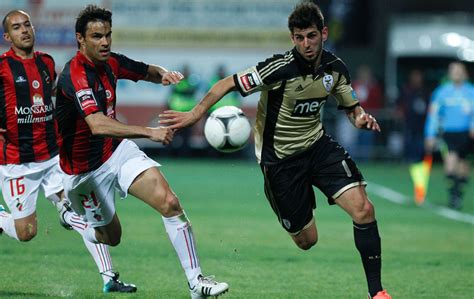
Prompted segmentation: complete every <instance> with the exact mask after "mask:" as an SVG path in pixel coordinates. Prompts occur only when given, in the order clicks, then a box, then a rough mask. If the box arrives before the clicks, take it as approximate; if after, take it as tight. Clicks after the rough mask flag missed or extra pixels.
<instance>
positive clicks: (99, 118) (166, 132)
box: [85, 112, 174, 144]
mask: <svg viewBox="0 0 474 299" xmlns="http://www.w3.org/2000/svg"><path fill="white" fill-rule="evenodd" d="M85 120H86V123H87V125H88V126H89V128H90V130H91V132H92V135H98V136H106V137H116V138H148V139H150V140H152V141H155V142H161V143H163V144H169V143H171V141H172V140H173V135H174V131H173V130H171V129H170V128H166V127H156V128H150V127H141V126H131V125H126V124H123V123H121V122H119V121H117V120H115V119H112V118H109V117H107V116H105V115H104V114H102V113H100V112H98V113H94V114H90V115H88V116H86V118H85Z"/></svg>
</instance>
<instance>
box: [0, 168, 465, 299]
mask: <svg viewBox="0 0 474 299" xmlns="http://www.w3.org/2000/svg"><path fill="white" fill-rule="evenodd" d="M160 162H161V163H162V164H163V167H162V171H163V173H164V174H165V176H166V177H167V179H168V181H169V182H170V184H171V186H172V187H173V189H174V190H175V191H176V193H177V194H178V196H179V197H180V199H181V202H182V204H183V206H184V207H185V210H186V212H187V214H188V216H189V218H190V219H191V221H192V223H193V227H194V232H195V234H196V239H197V245H198V249H199V255H200V258H201V265H202V268H203V271H204V273H205V274H215V275H216V278H217V279H219V280H225V281H227V282H228V283H229V284H230V287H231V289H230V292H229V293H228V294H227V295H226V296H225V297H227V298H366V289H367V287H366V282H365V278H364V274H363V270H362V266H361V262H360V257H359V254H358V252H357V251H356V249H355V246H354V242H353V237H352V225H351V220H350V219H349V217H348V216H347V215H345V214H344V212H343V211H342V210H340V209H339V208H337V207H334V206H332V207H329V206H328V205H327V203H326V200H325V198H324V197H323V196H322V195H321V194H320V193H318V195H317V198H318V208H317V210H316V219H317V224H318V229H319V234H320V239H319V243H318V245H317V246H316V247H315V248H313V249H311V250H309V251H301V250H299V249H297V248H296V246H295V245H294V244H293V242H292V241H291V240H290V238H289V237H288V235H287V234H286V233H285V232H284V230H283V229H282V228H281V227H280V225H279V223H278V222H277V220H276V217H275V216H274V214H273V212H272V211H271V209H270V207H269V205H268V204H267V202H266V199H265V195H264V194H263V187H262V177H261V174H260V169H259V167H258V166H257V164H256V163H251V162H244V161H215V160H212V161H210V160H207V161H206V160H204V161H198V160H163V161H160ZM360 168H361V170H362V172H363V173H364V175H365V177H366V179H367V180H368V181H369V182H370V181H373V182H376V183H377V184H380V185H384V186H387V187H389V188H392V189H394V190H397V191H399V192H401V193H403V194H406V195H409V194H410V192H411V188H412V187H411V183H410V179H409V176H408V170H407V166H406V165H400V164H365V165H364V164H361V165H360ZM445 186H446V184H445V182H444V178H443V175H442V169H441V167H440V166H439V165H436V167H435V168H434V169H433V174H432V179H431V182H430V190H429V193H428V200H429V201H430V202H432V203H436V204H444V203H445V198H446V188H445ZM369 190H370V189H369ZM467 191H468V194H467V196H466V203H465V206H464V208H463V212H467V213H470V214H473V213H474V205H473V203H472V198H474V187H473V184H471V185H470V186H469V187H468V190H467ZM369 196H370V198H371V200H372V201H373V202H374V203H375V205H376V211H377V219H378V222H379V228H380V234H381V237H382V247H383V281H384V287H385V288H387V289H388V290H389V292H390V294H391V295H392V296H393V297H394V298H459V297H463V298H465V297H469V296H474V226H473V225H471V224H466V223H462V222H457V221H453V220H449V219H445V218H442V217H441V216H438V215H436V214H434V213H433V212H432V211H430V210H428V209H421V208H418V207H416V206H415V205H413V204H406V205H397V204H393V203H391V202H388V201H386V200H384V199H382V198H380V197H378V196H376V195H374V194H369ZM117 211H118V215H119V217H120V219H121V223H122V227H123V237H122V243H121V244H120V245H119V246H118V247H115V248H111V253H112V258H113V262H114V266H115V269H116V270H118V271H120V272H121V277H122V278H123V280H124V281H126V282H133V283H135V284H137V286H138V288H139V290H138V293H137V294H135V295H124V294H119V295H115V294H108V295H103V294H102V293H101V288H102V280H101V279H100V277H99V275H98V273H97V269H96V267H95V265H94V263H93V261H92V259H91V257H90V256H89V254H88V253H87V252H86V249H85V247H84V245H83V244H82V240H81V238H80V236H79V235H78V234H77V233H74V232H70V231H66V230H64V229H62V228H61V227H60V226H59V225H58V221H57V215H56V214H57V213H56V211H55V209H54V207H53V206H52V205H51V204H50V203H49V202H48V201H46V200H45V199H44V198H43V197H40V199H39V200H38V208H37V212H38V218H39V230H38V236H37V237H36V238H35V239H34V240H33V241H31V242H28V243H18V242H16V241H15V240H13V239H10V238H8V237H6V236H1V238H0V257H1V267H0V297H1V298H3V297H8V298H56V297H72V298H114V297H117V298H132V297H134V298H188V297H189V293H188V291H187V284H186V281H185V277H184V274H183V272H182V270H181V268H180V266H179V263H178V260H177V258H176V255H175V253H174V251H173V250H172V247H171V244H170V242H169V241H168V239H167V236H166V233H165V231H164V227H163V224H162V221H161V219H160V216H159V215H158V214H157V213H156V212H154V211H152V209H151V208H149V207H147V206H146V205H145V204H143V203H142V202H140V201H138V200H136V199H134V198H131V197H130V198H128V199H127V200H125V201H121V200H118V201H117Z"/></svg>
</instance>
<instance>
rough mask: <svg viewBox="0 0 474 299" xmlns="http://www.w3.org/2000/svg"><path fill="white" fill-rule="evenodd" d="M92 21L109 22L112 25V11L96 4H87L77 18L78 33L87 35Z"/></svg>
mask: <svg viewBox="0 0 474 299" xmlns="http://www.w3.org/2000/svg"><path fill="white" fill-rule="evenodd" d="M91 21H103V22H109V23H110V26H112V12H111V11H110V10H108V9H106V8H103V7H99V6H97V5H94V4H89V5H87V6H86V7H85V8H84V9H83V10H81V12H79V15H78V16H77V18H76V33H80V34H81V35H82V36H86V31H87V24H88V23H89V22H91Z"/></svg>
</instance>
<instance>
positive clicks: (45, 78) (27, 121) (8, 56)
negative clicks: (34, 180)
mask: <svg viewBox="0 0 474 299" xmlns="http://www.w3.org/2000/svg"><path fill="white" fill-rule="evenodd" d="M54 67H55V66H54V60H53V58H52V57H51V56H49V55H48V54H46V53H41V52H35V53H34V57H33V58H30V59H22V58H21V57H19V56H17V55H16V54H15V52H14V51H13V50H12V49H10V50H9V51H8V52H6V53H4V54H2V55H1V56H0V128H5V129H6V130H7V132H6V133H4V134H3V137H4V138H0V147H1V149H0V155H1V157H0V164H21V163H27V162H39V161H45V160H49V159H51V158H52V157H54V156H55V155H57V154H58V137H59V136H58V135H57V124H56V121H55V119H54V104H53V101H52V99H51V96H52V93H53V86H54V81H55V80H56V72H55V69H54Z"/></svg>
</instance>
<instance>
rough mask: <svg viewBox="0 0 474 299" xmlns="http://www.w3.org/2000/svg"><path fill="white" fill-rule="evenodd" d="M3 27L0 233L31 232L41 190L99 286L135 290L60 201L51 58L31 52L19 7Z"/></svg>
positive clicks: (29, 27) (30, 33) (30, 35)
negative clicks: (82, 250) (77, 239)
mask: <svg viewBox="0 0 474 299" xmlns="http://www.w3.org/2000/svg"><path fill="white" fill-rule="evenodd" d="M3 30H4V33H3V37H4V39H5V40H6V41H7V42H9V43H10V44H11V48H10V50H9V51H8V52H6V53H4V54H2V55H1V56H0V128H2V129H1V131H0V133H2V134H3V136H2V138H1V139H0V162H1V163H0V164H1V165H0V178H1V184H2V190H3V198H4V200H5V202H6V203H7V205H8V208H9V210H10V213H8V212H7V211H6V210H5V208H4V207H3V206H2V205H0V233H1V232H2V231H3V232H4V233H5V234H6V235H7V236H9V237H12V238H14V239H16V240H19V241H29V240H31V239H32V238H33V237H35V235H36V233H37V218H36V201H37V199H38V194H39V192H40V190H42V191H43V192H44V194H45V196H46V198H47V199H48V200H50V201H51V202H52V203H53V204H54V205H55V206H56V207H57V208H58V210H59V211H60V217H61V218H60V220H61V224H62V225H63V226H64V227H65V228H67V229H71V230H72V229H74V230H75V231H76V232H78V233H79V234H81V236H82V237H83V240H84V243H85V245H86V248H87V249H88V250H89V252H90V254H91V255H92V257H93V258H94V261H95V263H96V265H97V267H98V268H99V272H100V274H101V276H102V278H103V281H104V288H103V291H104V292H135V291H136V290H137V288H136V287H135V286H134V285H131V284H125V283H123V282H121V281H120V280H118V277H119V276H118V273H115V272H113V267H112V260H111V257H110V253H109V248H108V246H107V245H103V244H94V243H92V242H89V241H87V240H86V239H85V238H84V235H85V234H86V232H87V231H91V230H92V231H93V228H92V227H91V226H89V225H88V223H86V222H84V220H82V218H81V217H79V216H78V215H77V214H75V213H73V212H72V210H71V209H70V208H69V207H68V204H67V202H66V201H65V200H63V201H61V199H62V198H63V186H62V171H61V169H60V168H59V155H58V151H59V150H58V149H59V147H58V143H60V139H59V136H58V135H57V124H56V121H55V119H54V114H53V113H54V104H53V101H52V99H51V97H52V93H53V89H54V83H55V80H56V72H55V68H54V60H53V58H52V57H51V56H49V55H48V54H46V53H42V52H36V51H34V44H35V31H34V27H33V24H32V23H31V20H30V17H29V15H28V14H27V13H25V12H24V11H21V10H13V11H10V12H9V13H7V15H6V16H5V18H4V19H3Z"/></svg>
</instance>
